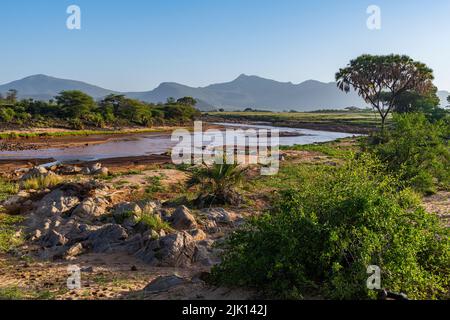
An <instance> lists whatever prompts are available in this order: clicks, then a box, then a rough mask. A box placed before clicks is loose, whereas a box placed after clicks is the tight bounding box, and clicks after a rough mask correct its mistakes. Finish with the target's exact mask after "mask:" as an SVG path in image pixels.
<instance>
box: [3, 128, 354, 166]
mask: <svg viewBox="0 0 450 320" xmlns="http://www.w3.org/2000/svg"><path fill="white" fill-rule="evenodd" d="M215 125H220V126H224V127H229V128H236V127H239V128H254V129H269V130H270V129H278V130H279V131H280V138H279V141H280V145H282V146H292V145H305V144H313V143H319V142H328V141H333V140H336V139H341V138H347V137H352V136H355V135H354V134H351V133H342V132H330V131H318V130H308V129H299V128H286V127H274V126H269V125H259V124H258V125H250V124H235V123H233V124H231V123H215ZM283 133H286V136H283ZM176 144H177V142H173V141H171V135H170V134H167V133H146V134H136V135H134V136H132V137H130V136H127V137H124V138H115V139H112V140H109V141H107V142H105V143H101V144H91V145H87V146H76V147H65V148H47V149H38V150H21V151H1V152H0V159H45V158H53V159H55V160H56V161H58V162H72V161H95V160H101V159H107V158H120V157H134V156H145V155H152V154H163V153H165V152H167V151H169V150H170V149H171V148H172V147H173V146H175V145H176Z"/></svg>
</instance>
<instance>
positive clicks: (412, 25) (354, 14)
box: [0, 0, 450, 91]
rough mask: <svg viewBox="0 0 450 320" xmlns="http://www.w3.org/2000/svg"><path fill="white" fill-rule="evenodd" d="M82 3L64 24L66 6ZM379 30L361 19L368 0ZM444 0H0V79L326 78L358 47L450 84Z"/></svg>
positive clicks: (448, 11)
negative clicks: (78, 14) (397, 58)
mask: <svg viewBox="0 0 450 320" xmlns="http://www.w3.org/2000/svg"><path fill="white" fill-rule="evenodd" d="M71 4H76V5H78V6H80V8H81V11H82V20H81V23H82V29H81V30H68V29H67V28H66V19H67V17H68V14H67V13H66V9H67V7H68V6H69V5H71ZM372 4H374V5H378V6H379V7H380V8H381V17H382V25H381V27H382V28H381V30H379V31H371V30H369V29H367V27H366V20H367V18H368V14H367V13H366V9H367V7H368V6H369V5H372ZM449 16H450V0H433V1H425V0H395V1H393V0H383V1H381V0H368V1H366V0H345V1H338V0H315V1H312V0H311V1H300V0H128V1H121V0H109V1H107V0H94V1H93V0H70V1H66V0H58V1H55V0H40V1H35V0H33V1H32V0H29V1H25V0H14V1H13V0H2V1H1V6H0V39H1V43H2V44H1V50H0V61H1V68H0V83H6V82H9V81H12V80H16V79H18V78H22V77H25V76H28V75H31V74H37V73H43V74H48V75H52V76H56V77H63V78H69V79H76V80H83V81H86V82H89V83H92V84H96V85H99V86H102V87H106V88H109V89H114V90H121V91H141V90H150V89H153V88H154V87H156V86H157V85H158V84H159V83H161V82H164V81H175V82H180V83H184V84H187V85H191V86H204V85H208V84H211V83H217V82H225V81H230V80H232V79H234V78H236V77H237V76H238V75H239V74H241V73H245V74H251V75H259V76H262V77H267V78H271V79H275V80H279V81H286V82H288V81H291V82H294V83H299V82H302V81H304V80H308V79H316V80H320V81H326V82H328V81H332V80H333V77H334V74H335V72H336V71H337V70H338V69H339V67H342V66H344V65H345V64H347V63H348V61H349V60H350V59H351V58H354V57H356V56H358V55H359V54H362V53H372V54H384V53H403V54H408V55H410V56H412V57H413V58H415V59H418V60H421V61H423V62H425V63H427V64H428V65H429V66H430V67H431V68H433V69H434V71H435V77H436V81H435V83H436V85H438V87H439V88H440V89H445V90H450V72H449V71H450V59H449V58H448V57H449V55H450V36H449V35H450V23H449V20H448V17H449Z"/></svg>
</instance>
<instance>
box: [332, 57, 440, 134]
mask: <svg viewBox="0 0 450 320" xmlns="http://www.w3.org/2000/svg"><path fill="white" fill-rule="evenodd" d="M433 80H434V76H433V70H431V69H430V68H428V67H427V66H426V65H425V64H423V63H421V62H418V61H414V60H413V59H411V58H410V57H408V56H405V55H387V56H373V55H362V56H360V57H358V58H356V59H355V60H351V61H350V63H349V65H348V66H347V67H346V68H343V69H340V70H339V72H338V73H336V81H337V86H338V88H339V89H340V90H342V91H344V92H346V93H348V92H350V90H351V88H353V89H354V90H355V91H356V92H357V93H358V94H359V95H360V96H361V97H362V98H363V99H364V100H365V101H366V102H367V103H369V104H370V105H371V106H372V107H373V108H374V109H375V110H377V111H378V113H379V115H380V117H381V127H382V129H384V126H385V123H386V119H387V116H388V115H389V113H390V112H391V111H392V110H393V109H394V108H395V105H396V103H397V101H398V99H399V97H400V96H401V95H402V94H405V93H406V92H415V93H417V94H421V95H426V94H428V93H429V92H430V91H432V90H433V88H434V86H433Z"/></svg>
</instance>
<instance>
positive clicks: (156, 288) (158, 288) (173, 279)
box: [144, 275, 187, 293]
mask: <svg viewBox="0 0 450 320" xmlns="http://www.w3.org/2000/svg"><path fill="white" fill-rule="evenodd" d="M185 283H187V281H186V280H185V279H183V278H181V277H179V276H178V275H171V276H161V277H158V278H156V279H155V280H153V281H152V282H150V283H149V284H148V285H147V286H146V287H145V288H144V292H145V293H158V292H164V291H168V290H170V289H172V288H174V287H177V286H179V285H182V284H185Z"/></svg>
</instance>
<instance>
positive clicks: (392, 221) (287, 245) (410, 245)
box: [213, 155, 450, 299]
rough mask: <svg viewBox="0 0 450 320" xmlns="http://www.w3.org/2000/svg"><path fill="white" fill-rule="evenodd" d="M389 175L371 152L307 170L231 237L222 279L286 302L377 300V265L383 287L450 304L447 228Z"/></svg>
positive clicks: (218, 274) (217, 274)
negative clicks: (372, 274) (372, 273)
mask: <svg viewBox="0 0 450 320" xmlns="http://www.w3.org/2000/svg"><path fill="white" fill-rule="evenodd" d="M383 172H384V169H383V167H382V165H381V164H380V163H379V162H378V161H376V160H373V159H371V158H370V157H368V156H367V155H362V156H361V158H360V159H359V160H351V161H349V163H348V164H346V165H344V166H342V167H338V168H329V167H319V166H318V167H315V169H313V168H312V167H308V168H305V170H304V172H303V174H302V178H300V179H299V181H298V188H297V189H291V190H287V191H283V192H282V193H281V195H280V199H279V201H278V202H277V204H276V205H275V207H274V209H273V210H272V211H271V212H269V213H267V214H264V215H263V216H260V217H256V218H253V219H251V220H250V221H249V222H248V223H247V224H246V225H245V226H244V227H243V228H242V229H241V230H239V231H237V232H235V233H234V234H232V235H231V236H230V237H229V239H228V240H227V241H226V243H225V254H224V255H223V259H222V263H221V264H220V265H219V266H217V267H215V268H214V269H213V279H214V280H215V281H216V282H217V283H220V284H225V285H234V286H236V285H237V286H246V287H253V288H256V289H259V290H262V291H263V292H265V293H266V294H268V295H269V296H272V297H276V298H282V299H296V298H301V297H303V296H305V295H314V296H315V295H318V294H319V295H321V296H324V297H327V298H335V299H367V298H374V297H375V296H376V293H375V292H374V291H370V290H368V289H367V287H366V280H367V278H368V275H367V274H366V271H367V267H368V266H369V265H377V266H379V267H380V268H381V270H382V286H383V287H384V288H387V289H389V290H392V291H396V292H404V293H406V294H408V296H409V297H410V298H415V299H422V298H446V297H447V298H448V297H449V296H448V292H449V279H450V244H449V239H448V236H449V233H448V230H447V229H444V228H442V227H441V226H440V224H439V221H438V219H437V218H436V217H435V216H434V215H431V214H428V213H427V212H425V211H424V209H423V208H422V207H421V206H420V205H419V203H418V197H417V196H415V195H414V193H413V192H412V191H411V190H410V189H405V190H404V191H401V192H399V190H400V189H401V188H400V187H401V186H400V185H399V182H398V181H397V180H396V179H395V178H393V177H392V176H389V175H385V174H384V173H383Z"/></svg>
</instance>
